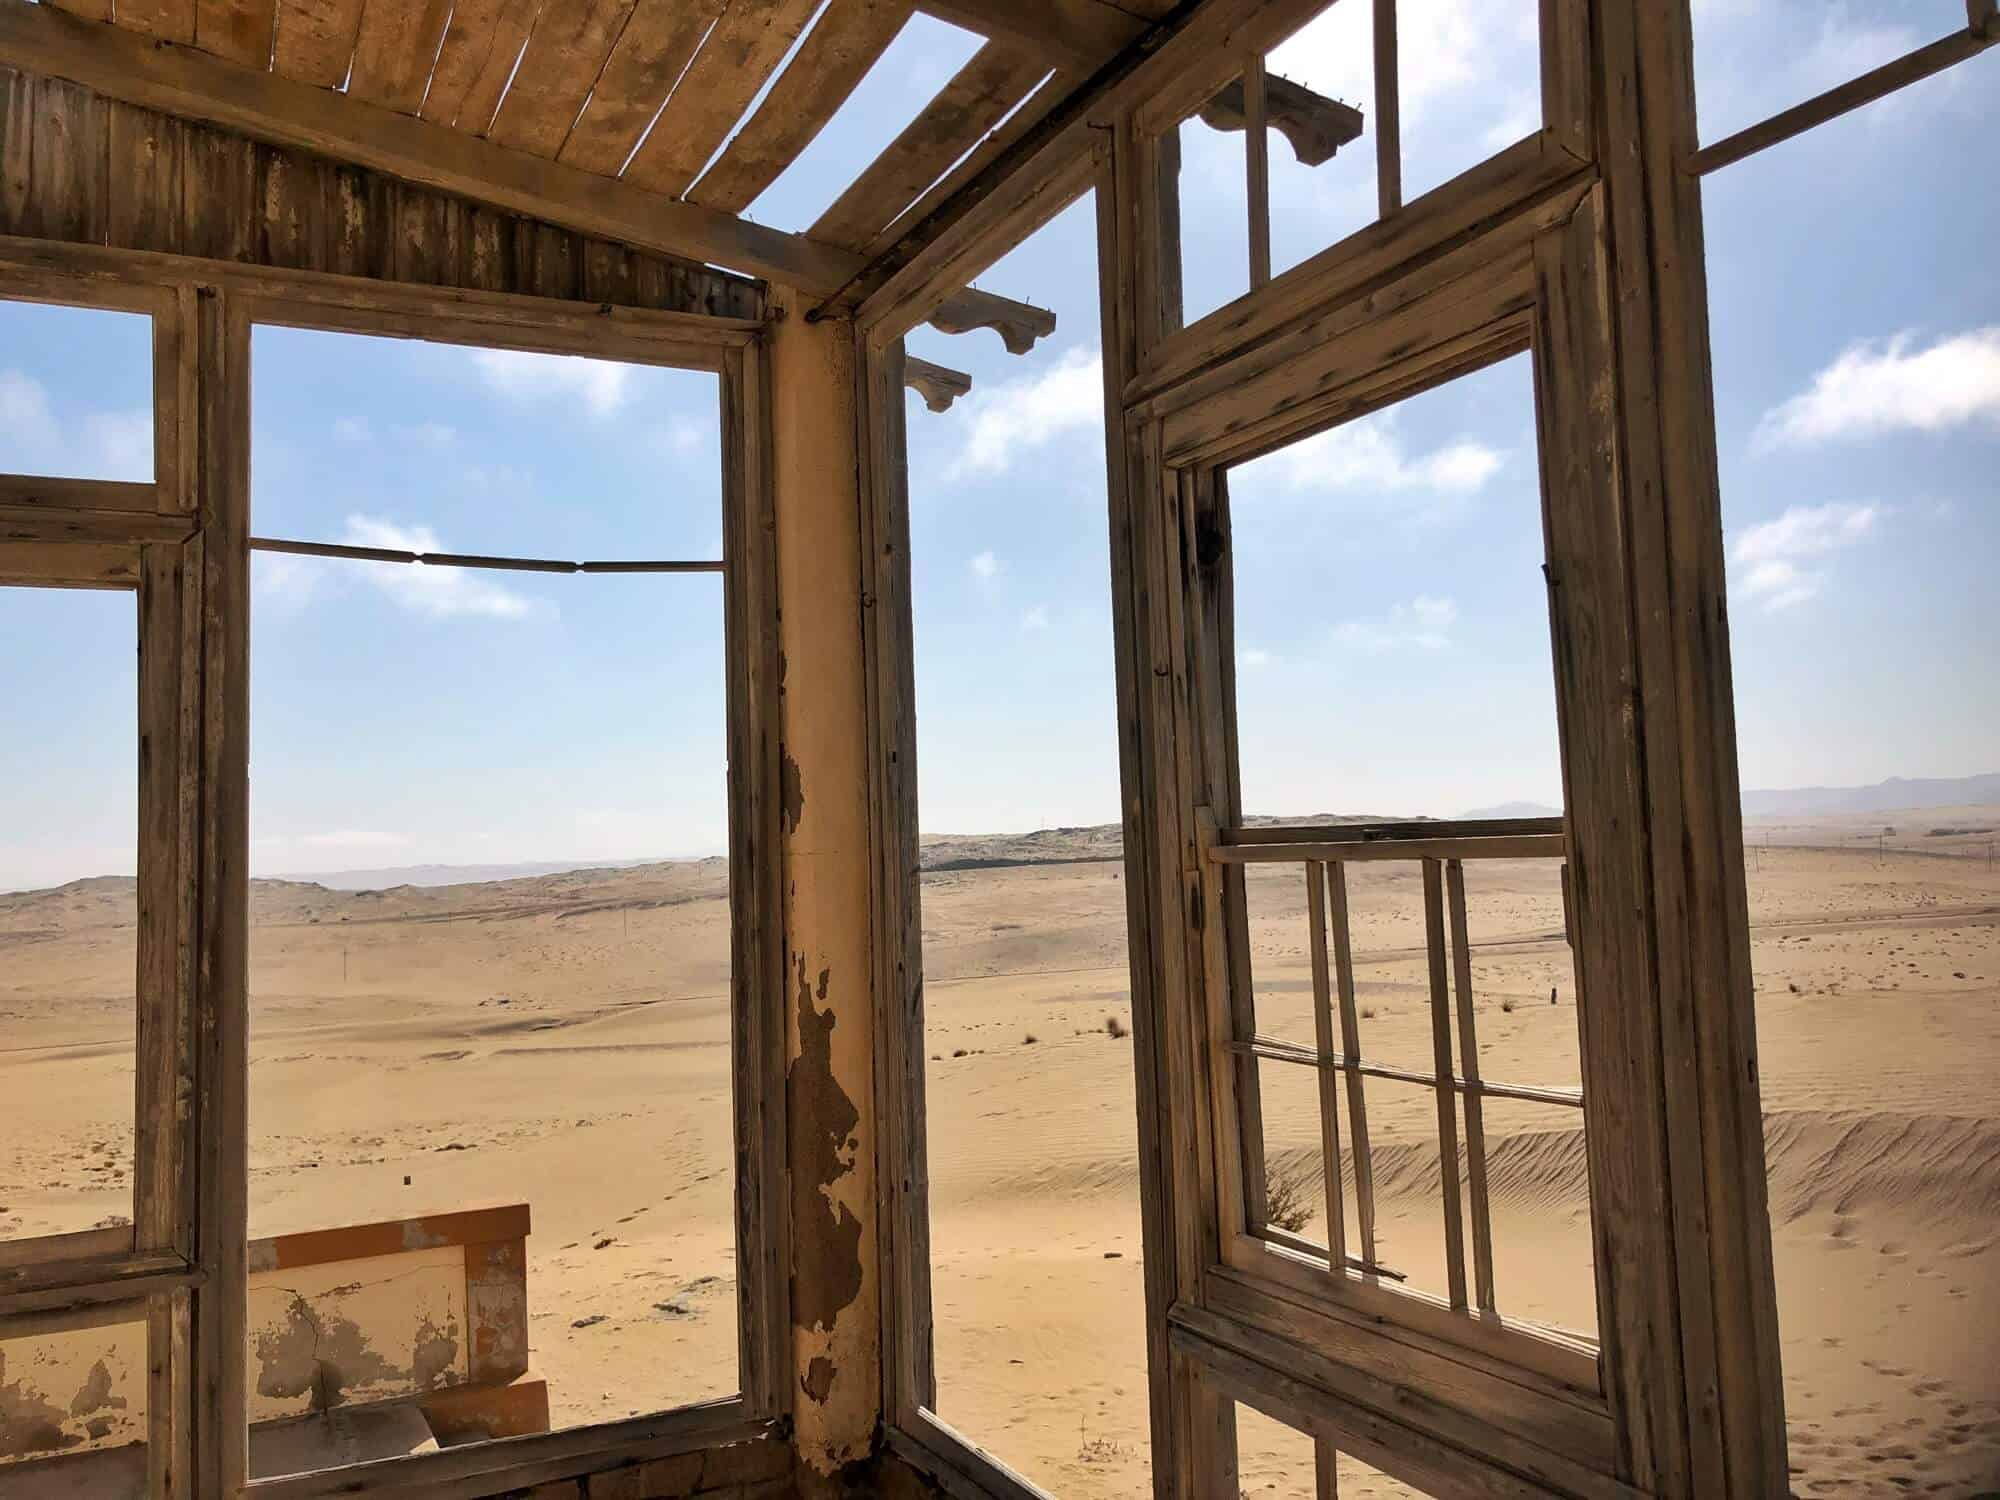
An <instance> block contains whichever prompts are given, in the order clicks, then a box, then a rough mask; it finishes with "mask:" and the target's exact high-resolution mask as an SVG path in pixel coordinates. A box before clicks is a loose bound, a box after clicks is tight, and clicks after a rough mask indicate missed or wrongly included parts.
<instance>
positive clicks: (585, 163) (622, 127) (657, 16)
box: [556, 0, 727, 177]
mask: <svg viewBox="0 0 2000 1500" xmlns="http://www.w3.org/2000/svg"><path fill="white" fill-rule="evenodd" d="M726 3H727V0H639V4H638V7H637V8H636V9H635V10H634V11H633V12H632V19H631V20H629V21H627V22H626V23H625V30H624V32H623V34H622V35H620V36H619V38H618V42H617V45H615V46H614V47H612V49H611V56H610V57H608V58H606V59H605V62H604V71H603V72H601V73H599V74H598V75H597V86H596V87H595V88H594V89H592V90H591V93H590V102H589V103H588V104H586V105H585V106H584V109H583V116H582V118H581V119H579V120H578V121H577V122H576V124H575V125H574V126H572V127H571V128H570V133H569V139H568V140H566V141H564V142H563V145H562V150H560V151H559V152H557V153H556V160H557V161H560V162H567V163H568V164H569V165H570V166H572V167H581V168H582V169H583V170H584V171H586V172H600V173H602V174H603V175H604V176H606V177H616V176H617V175H618V173H619V172H620V171H621V170H622V169H623V168H624V166H625V161H626V158H627V157H629V156H631V154H632V148H633V147H634V146H636V145H638V144H639V140H640V138H641V137H642V136H644V135H645V133H646V127H647V126H648V125H651V124H652V123H653V116H655V115H657V114H658V113H659V112H660V106H661V105H662V104H664V103H665V102H666V98H667V95H668V94H670V93H672V92H673V87H674V84H675V82H676V81H677V80H678V79H679V78H680V76H681V73H682V71H683V70H684V69H685V68H686V67H687V65H688V59H689V58H691V57H693V56H694V52H695V48H697V47H699V46H700V45H701V39H702V38H703V37H705V36H707V35H708V28H709V27H710V25H712V24H713V23H714V21H715V18H716V17H717V16H719V15H721V14H722V7H723V6H724V4H726Z"/></svg>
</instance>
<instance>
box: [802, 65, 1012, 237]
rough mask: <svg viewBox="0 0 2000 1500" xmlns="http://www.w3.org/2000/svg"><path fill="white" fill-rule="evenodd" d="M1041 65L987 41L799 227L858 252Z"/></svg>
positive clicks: (990, 123)
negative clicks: (822, 208)
mask: <svg viewBox="0 0 2000 1500" xmlns="http://www.w3.org/2000/svg"><path fill="white" fill-rule="evenodd" d="M1048 71H1049V69H1048V64H1047V63H1045V62H1043V61H1042V60H1041V59H1040V58H1037V57H1034V56H1031V55H1030V54H1028V53H1026V52H1023V51H1021V50H1020V49H1019V48H1015V47H1007V46H1003V45H1001V44H1000V43H998V42H988V43H987V44H986V45H985V46H983V47H981V48H980V49H979V50H978V51H977V52H975V53H974V54H973V55H972V57H971V58H970V59H969V60H968V61H967V62H966V64H965V66H964V67H962V68H960V69H959V70H958V72H957V73H956V74H954V75H953V76H952V78H951V81H950V82H948V83H947V84H945V86H944V87H943V88H942V89H940V90H938V93H937V96H936V97H935V98H934V99H932V100H931V102H930V103H929V104H927V105H926V106H925V107H924V109H923V112H922V113H921V114H919V115H918V116H917V117H916V119H914V120H912V121H911V122H910V123H909V125H907V126H906V127H905V128H904V129H903V131H902V133H901V134H899V135H898V136H897V137H896V139H895V140H893V141H891V142H890V143H889V145H888V146H887V147H886V148H885V149H884V150H883V152H882V154H881V155H879V156H877V157H876V158H875V160H874V161H872V162H870V163H869V164H868V168H867V170H866V171H864V172H863V173H862V174H861V175H860V176H859V177H857V178H856V179H855V180H854V182H853V183H852V184H851V185H850V186H849V187H848V188H847V190H846V191H845V192H843V193H842V194H841V195H840V196H839V197H838V198H836V199H835V200H834V201H833V204H832V206H831V207H829V208H828V209H827V210H826V212H825V213H823V214H821V215H820V216H819V219H818V220H817V221H816V222H815V223H814V224H813V226H812V228H811V229H809V230H807V231H806V232H807V233H808V234H809V235H811V236H812V238H814V239H816V240H824V241H825V242H827V243H828V244H832V245H844V246H846V247H848V248H849V249H854V250H859V249H861V248H862V247H863V246H865V245H867V244H868V242H869V241H870V240H872V239H874V238H875V236H876V235H877V234H878V233H880V232H881V231H882V230H883V229H886V228H887V227H888V226H889V224H890V223H891V222H892V221H893V220H894V219H896V218H897V217H898V216H899V215H900V214H901V213H902V212H903V210H904V209H905V208H907V207H908V206H909V205H910V204H911V203H912V202H914V201H915V199H916V198H917V196H918V195H919V194H921V193H922V192H923V191H924V190H925V189H926V188H928V187H929V186H930V185H931V184H932V183H934V182H936V181H937V180H938V178H939V177H940V176H942V175H943V174H944V173H945V171H946V170H948V169H949V168H950V167H951V165H952V163H954V162H956V161H957V160H958V159H959V157H961V156H963V155H964V154H965V152H966V150H967V149H968V148H969V147H971V146H973V145H976V144H977V143H978V141H979V139H980V137H982V136H984V135H985V134H986V132H987V131H989V130H991V129H992V128H993V127H994V126H995V125H997V124H998V123H999V122H1000V121H1001V119H1002V118H1003V117H1004V116H1005V115H1006V113H1007V111H1008V110H1010V109H1012V108H1013V107H1014V106H1015V105H1016V104H1019V103H1020V102H1021V100H1022V99H1024V98H1026V97H1027V95H1028V93H1029V92H1030V91H1031V90H1032V89H1033V88H1034V87H1035V85H1036V84H1038V83H1040V82H1041V81H1042V79H1044V78H1045V77H1047V76H1048Z"/></svg>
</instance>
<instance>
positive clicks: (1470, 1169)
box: [1444, 859, 1498, 1313]
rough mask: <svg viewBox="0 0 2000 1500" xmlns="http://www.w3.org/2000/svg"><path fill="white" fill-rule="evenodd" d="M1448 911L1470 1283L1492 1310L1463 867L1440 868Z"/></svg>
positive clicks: (1483, 1135) (1489, 1216)
mask: <svg viewBox="0 0 2000 1500" xmlns="http://www.w3.org/2000/svg"><path fill="white" fill-rule="evenodd" d="M1444 878H1445V896H1446V900H1447V904H1448V905H1449V907H1450V913H1451V963H1452V980H1453V983H1454V987H1455V989H1456V991H1457V995H1458V1071H1459V1076H1460V1078H1461V1079H1462V1080H1463V1082H1464V1084H1465V1089H1464V1094H1465V1178H1466V1189H1467V1192H1468V1193H1469V1195H1470V1197H1471V1200H1472V1201H1471V1208H1472V1286H1473V1293H1474V1295H1475V1297H1476V1298H1477V1299H1478V1303H1479V1310H1480V1311H1481V1312H1488V1313H1490V1312H1496V1311H1498V1309H1497V1308H1496V1307H1495V1305H1494V1300H1493V1297H1494V1292H1493V1215H1492V1210H1491V1206H1490V1201H1489V1199H1488V1195H1487V1187H1486V1116H1485V1109H1484V1106H1483V1105H1482V1104H1481V1102H1480V1090H1479V1041H1478V1034H1477V1032H1476V1031H1475V1030H1474V1023H1473V1015H1472V944H1471V942H1470V940H1469V939H1468V937H1467V936H1466V921H1465V866H1464V864H1463V863H1462V862H1460V861H1459V860H1455V859H1454V860H1450V861H1448V862H1447V863H1446V864H1445V867H1444Z"/></svg>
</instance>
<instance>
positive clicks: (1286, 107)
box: [1201, 75, 1362, 167]
mask: <svg viewBox="0 0 2000 1500" xmlns="http://www.w3.org/2000/svg"><path fill="white" fill-rule="evenodd" d="M1264 99H1265V104H1264V111H1265V118H1266V120H1267V121H1268V122H1269V124H1270V126H1271V128H1272V129H1273V130H1275V131H1277V132H1278V134H1280V135H1282V136H1283V137H1284V138H1285V139H1286V140H1287V141H1288V142H1290V143H1291V147H1292V155H1293V156H1295V157H1297V158H1298V160H1299V162H1300V163H1301V164H1303V165H1305V166H1308V167H1317V166H1319V165H1320V164H1321V163H1323V162H1328V161H1331V160H1332V159H1333V156H1334V153H1335V152H1337V151H1339V150H1340V148H1341V147H1342V146H1345V145H1346V144H1347V143H1348V142H1349V141H1352V140H1356V139H1358V138H1359V137H1360V135H1361V126H1362V120H1361V111H1360V110H1358V109H1356V108H1355V107H1354V106H1353V105H1351V104H1342V103H1341V102H1340V101H1339V100H1338V99H1329V98H1327V97H1326V96H1325V95H1324V94H1316V93H1314V92H1313V91H1312V90H1311V89H1309V88H1307V87H1306V86H1305V85H1304V84H1299V83H1293V82H1292V81H1291V80H1290V79H1288V78H1274V77H1270V76H1268V75H1267V76H1266V78H1265V81H1264ZM1201 122H1202V124H1204V125H1206V126H1208V127H1209V128H1210V129H1211V130H1244V129H1247V128H1248V126H1249V122H1250V113H1249V103H1248V100H1247V98H1246V96H1245V93H1244V82H1243V80H1242V79H1241V78H1238V79H1236V80H1235V81H1234V82H1232V83H1229V84H1225V85H1224V86H1223V88H1222V90H1221V91H1220V92H1219V93H1217V94H1215V95H1214V96H1213V97H1212V98H1211V99H1210V100H1209V101H1208V103H1206V104H1204V105H1203V106H1202V107H1201Z"/></svg>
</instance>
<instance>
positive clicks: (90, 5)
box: [48, 0, 111, 21]
mask: <svg viewBox="0 0 2000 1500" xmlns="http://www.w3.org/2000/svg"><path fill="white" fill-rule="evenodd" d="M48 3H49V4H51V5H53V6H55V7H56V8H57V9H58V10H66V11H68V12H69V13H70V14H71V15H73V16H81V17H82V18H83V19H84V20H86V21H108V20H110V19H111V0H48Z"/></svg>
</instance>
